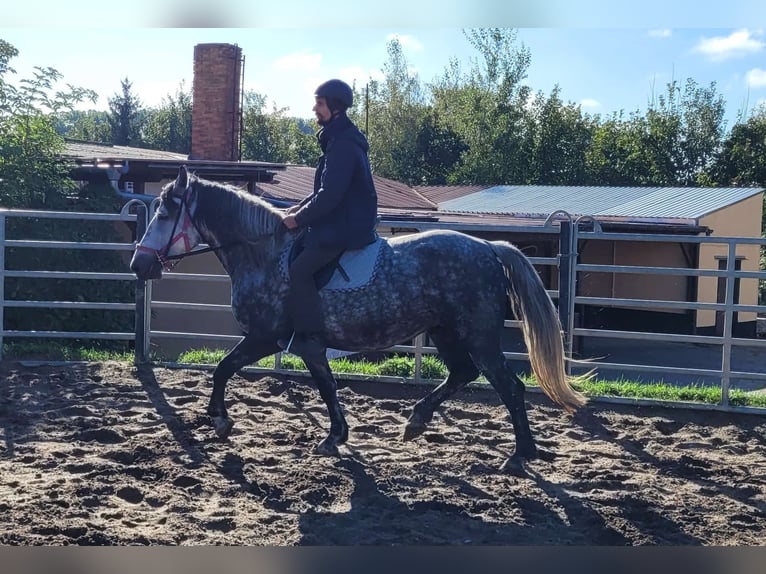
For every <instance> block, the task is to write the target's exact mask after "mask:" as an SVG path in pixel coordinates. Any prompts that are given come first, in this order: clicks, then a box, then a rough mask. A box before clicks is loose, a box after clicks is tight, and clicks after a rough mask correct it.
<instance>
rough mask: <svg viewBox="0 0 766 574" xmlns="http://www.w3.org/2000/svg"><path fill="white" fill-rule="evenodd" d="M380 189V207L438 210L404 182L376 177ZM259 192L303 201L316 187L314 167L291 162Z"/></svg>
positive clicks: (260, 186) (377, 188) (262, 183)
mask: <svg viewBox="0 0 766 574" xmlns="http://www.w3.org/2000/svg"><path fill="white" fill-rule="evenodd" d="M373 180H374V181H375V190H376V191H377V192H378V206H379V207H383V208H395V209H428V210H435V209H436V205H435V204H434V203H433V202H431V201H430V200H428V199H427V198H425V197H423V195H421V194H420V193H418V192H417V191H415V190H414V189H412V188H410V187H408V186H407V185H405V184H403V183H399V182H398V181H394V180H391V179H386V178H383V177H378V176H373ZM256 188H257V192H256V193H258V194H259V195H263V196H264V197H269V198H273V199H286V200H292V201H300V200H301V199H303V198H304V197H306V196H307V195H308V194H309V193H311V190H312V189H313V188H314V168H313V167H309V166H304V165H288V166H287V169H286V170H285V171H283V172H279V173H277V174H275V175H274V179H273V180H272V181H271V182H268V183H265V182H258V183H257V184H256Z"/></svg>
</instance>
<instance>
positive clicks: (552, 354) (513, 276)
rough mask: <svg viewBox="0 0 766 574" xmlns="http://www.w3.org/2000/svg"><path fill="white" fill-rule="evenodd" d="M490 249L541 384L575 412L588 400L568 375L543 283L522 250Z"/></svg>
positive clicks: (500, 244) (502, 245)
mask: <svg viewBox="0 0 766 574" xmlns="http://www.w3.org/2000/svg"><path fill="white" fill-rule="evenodd" d="M490 245H491V246H492V249H493V250H494V252H495V254H496V256H497V258H498V259H499V260H500V262H501V263H502V264H503V268H504V271H505V274H506V276H507V278H508V285H509V289H508V298H509V300H510V302H511V307H512V308H513V312H514V313H515V314H516V317H518V319H519V320H520V321H521V325H522V332H523V334H524V341H525V343H526V344H527V351H528V353H529V362H530V363H531V364H532V370H533V371H534V373H535V377H536V378H537V382H538V383H539V385H540V387H541V388H542V389H543V391H544V392H545V394H546V395H548V397H549V398H550V399H551V400H552V401H554V402H555V403H558V404H559V405H561V406H562V407H564V409H566V410H567V411H568V412H574V411H575V410H576V409H577V408H578V407H581V406H582V405H584V404H585V402H586V398H585V397H584V396H583V395H582V394H580V393H579V392H577V391H576V390H575V389H574V388H572V385H571V382H572V381H571V378H570V377H569V376H568V375H567V374H566V370H565V368H564V345H563V343H562V339H561V324H560V322H559V318H558V313H557V312H556V308H555V307H554V306H553V302H552V301H551V299H550V297H549V296H548V293H547V292H546V291H545V286H544V285H543V282H542V280H541V279H540V277H539V276H538V274H537V271H536V270H535V268H534V267H533V266H532V263H530V261H529V260H528V259H527V258H526V256H525V255H524V254H523V253H522V252H521V251H520V250H519V249H518V248H516V247H514V246H513V245H511V244H510V243H507V242H505V241H492V242H490Z"/></svg>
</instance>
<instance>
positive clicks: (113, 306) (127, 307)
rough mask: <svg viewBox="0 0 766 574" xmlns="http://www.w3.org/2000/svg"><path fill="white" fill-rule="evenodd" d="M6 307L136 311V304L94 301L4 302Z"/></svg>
mask: <svg viewBox="0 0 766 574" xmlns="http://www.w3.org/2000/svg"><path fill="white" fill-rule="evenodd" d="M2 305H3V306H4V307H16V308H23V307H28V308H41V309H110V310H115V311H135V310H136V304H135V303H100V302H93V301H8V300H5V301H2Z"/></svg>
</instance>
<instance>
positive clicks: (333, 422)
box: [303, 356, 348, 456]
mask: <svg viewBox="0 0 766 574" xmlns="http://www.w3.org/2000/svg"><path fill="white" fill-rule="evenodd" d="M303 362H304V363H306V368H307V369H308V370H309V372H310V373H311V376H312V377H314V382H315V383H316V386H317V389H318V390H319V395H320V396H321V397H322V399H323V400H324V402H325V404H326V405H327V412H328V414H329V416H330V432H329V434H328V435H327V438H325V439H324V440H322V442H320V443H319V444H318V445H317V446H316V449H315V450H316V453H317V454H324V455H330V456H338V454H339V453H338V445H339V444H343V443H344V442H346V441H347V440H348V424H347V423H346V417H345V416H344V415H343V409H342V408H341V406H340V402H339V401H338V384H337V382H336V381H335V377H334V376H333V374H332V371H331V370H330V365H329V363H328V362H327V358H326V357H324V356H320V357H310V358H307V357H303Z"/></svg>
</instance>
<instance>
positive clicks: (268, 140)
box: [242, 92, 321, 165]
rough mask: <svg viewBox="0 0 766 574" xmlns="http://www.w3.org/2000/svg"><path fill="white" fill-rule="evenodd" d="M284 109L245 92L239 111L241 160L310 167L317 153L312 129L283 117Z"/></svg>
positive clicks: (299, 121) (296, 120)
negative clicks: (269, 104)
mask: <svg viewBox="0 0 766 574" xmlns="http://www.w3.org/2000/svg"><path fill="white" fill-rule="evenodd" d="M286 111H287V108H277V107H276V105H275V104H272V108H271V111H267V103H266V96H265V95H263V94H259V93H256V92H246V93H245V102H244V106H243V112H242V159H244V160H252V161H269V162H277V163H293V164H299V165H314V164H316V162H317V160H318V159H319V155H320V154H321V151H320V149H319V146H318V144H317V142H316V138H315V137H314V129H313V128H312V126H311V124H309V123H307V122H306V121H305V120H300V119H297V118H292V117H287V116H286V115H285V113H286Z"/></svg>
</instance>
